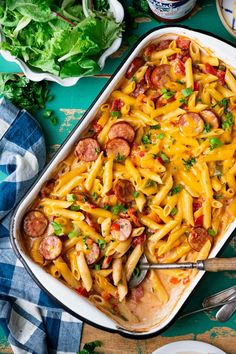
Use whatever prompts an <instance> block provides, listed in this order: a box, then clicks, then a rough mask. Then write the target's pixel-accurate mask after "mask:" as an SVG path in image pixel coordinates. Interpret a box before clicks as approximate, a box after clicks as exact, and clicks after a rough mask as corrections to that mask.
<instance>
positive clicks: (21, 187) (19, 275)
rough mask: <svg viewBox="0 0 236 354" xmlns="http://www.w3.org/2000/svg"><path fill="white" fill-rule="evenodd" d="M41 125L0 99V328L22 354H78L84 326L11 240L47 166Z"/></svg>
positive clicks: (14, 347)
mask: <svg viewBox="0 0 236 354" xmlns="http://www.w3.org/2000/svg"><path fill="white" fill-rule="evenodd" d="M45 157H46V151H45V142H44V138H43V135H42V131H41V129H40V127H39V125H38V123H37V121H36V120H35V119H34V118H33V117H32V116H31V115H30V114H28V113H27V112H26V111H20V110H18V109H17V108H16V107H15V106H13V105H12V104H11V103H10V102H9V101H7V100H5V99H1V100H0V174H1V173H2V174H3V175H2V177H3V176H5V177H4V179H3V180H2V179H0V325H1V326H2V327H3V329H4V331H5V334H6V336H7V338H8V340H9V342H10V344H11V346H12V349H13V351H14V353H18V354H27V353H34V354H47V353H60V354H62V353H76V352H78V351H79V345H80V338H81V330H82V322H80V321H79V320H77V319H76V318H75V317H73V316H71V315H69V314H68V313H67V312H65V311H63V310H62V309H61V308H59V307H58V305H57V304H55V303H54V302H53V301H52V300H51V299H50V298H49V297H48V296H47V295H46V294H45V293H44V292H43V291H41V290H40V288H39V287H38V286H37V285H36V284H35V283H34V281H33V280H32V279H31V277H30V276H29V275H28V273H27V272H26V271H25V269H24V268H23V266H22V264H21V263H20V261H19V260H18V259H17V258H16V256H15V254H14V252H13V250H12V248H11V245H10V241H9V231H8V228H9V220H10V215H11V210H12V209H13V208H14V207H15V206H16V204H17V203H18V202H19V200H20V198H22V197H23V196H24V194H25V193H26V191H27V190H28V188H29V187H30V186H31V184H32V183H33V182H34V180H35V178H36V176H37V174H38V172H39V171H40V170H41V169H42V167H43V165H44V163H45Z"/></svg>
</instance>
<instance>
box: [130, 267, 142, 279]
mask: <svg viewBox="0 0 236 354" xmlns="http://www.w3.org/2000/svg"><path fill="white" fill-rule="evenodd" d="M140 273H141V269H140V268H139V267H138V266H137V267H135V268H134V271H133V273H132V276H133V277H135V278H137V277H139V275H140Z"/></svg>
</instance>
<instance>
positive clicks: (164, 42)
mask: <svg viewBox="0 0 236 354" xmlns="http://www.w3.org/2000/svg"><path fill="white" fill-rule="evenodd" d="M171 42H172V40H171V39H163V40H162V41H160V42H159V43H157V45H156V49H157V50H164V49H167V48H169V45H170V43H171Z"/></svg>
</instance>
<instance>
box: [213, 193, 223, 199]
mask: <svg viewBox="0 0 236 354" xmlns="http://www.w3.org/2000/svg"><path fill="white" fill-rule="evenodd" d="M214 198H215V199H223V198H224V196H223V195H222V194H217V195H215V196H214Z"/></svg>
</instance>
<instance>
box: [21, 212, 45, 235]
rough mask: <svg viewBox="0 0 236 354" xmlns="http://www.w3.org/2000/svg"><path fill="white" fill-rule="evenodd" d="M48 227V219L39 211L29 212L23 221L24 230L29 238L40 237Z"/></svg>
mask: <svg viewBox="0 0 236 354" xmlns="http://www.w3.org/2000/svg"><path fill="white" fill-rule="evenodd" d="M47 226H48V219H47V218H46V216H45V215H44V214H43V212H41V211H38V210H31V211H29V212H28V213H27V214H26V216H25V218H24V221H23V230H24V232H25V234H26V235H27V236H30V237H40V236H42V235H43V234H44V232H45V230H46V228H47Z"/></svg>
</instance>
